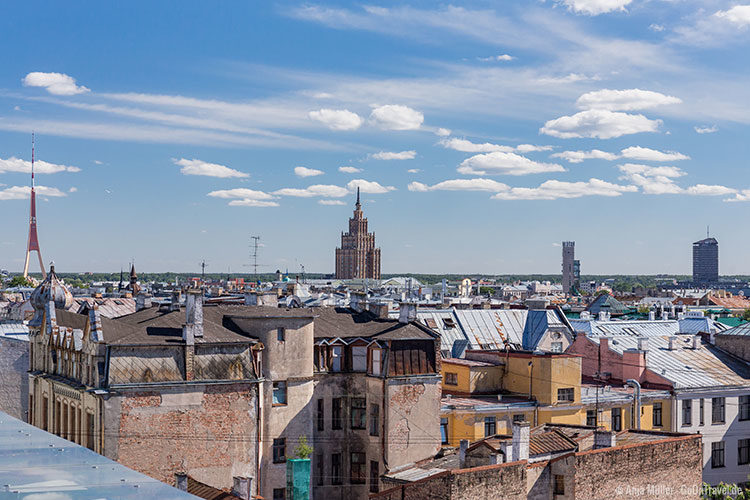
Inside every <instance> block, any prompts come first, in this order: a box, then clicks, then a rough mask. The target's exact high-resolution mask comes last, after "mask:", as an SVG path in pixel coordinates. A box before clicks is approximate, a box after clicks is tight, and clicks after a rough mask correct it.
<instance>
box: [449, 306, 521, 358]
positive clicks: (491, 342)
mask: <svg viewBox="0 0 750 500" xmlns="http://www.w3.org/2000/svg"><path fill="white" fill-rule="evenodd" d="M528 312H529V311H527V310H525V309H457V310H456V317H457V318H458V321H459V323H460V324H461V327H462V328H463V330H464V332H465V333H466V336H467V338H468V339H469V341H470V342H471V343H472V348H474V345H475V344H477V347H476V349H503V348H505V341H506V340H507V341H508V342H510V343H511V344H515V345H516V346H518V347H520V346H521V345H522V344H523V330H524V328H525V326H526V318H527V316H528Z"/></svg>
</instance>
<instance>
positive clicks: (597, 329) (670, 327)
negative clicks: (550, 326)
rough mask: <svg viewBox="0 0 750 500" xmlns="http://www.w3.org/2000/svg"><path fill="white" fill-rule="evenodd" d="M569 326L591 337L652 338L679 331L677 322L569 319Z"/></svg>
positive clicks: (675, 333) (674, 333)
mask: <svg viewBox="0 0 750 500" xmlns="http://www.w3.org/2000/svg"><path fill="white" fill-rule="evenodd" d="M570 324H571V325H572V326H573V329H574V330H575V331H577V332H585V333H586V334H587V335H589V336H593V337H603V336H614V335H628V336H634V337H653V336H658V335H677V333H678V332H679V330H680V326H679V323H678V322H677V320H653V321H651V320H648V321H644V320H633V321H616V320H615V321H599V320H596V319H591V320H588V319H571V320H570Z"/></svg>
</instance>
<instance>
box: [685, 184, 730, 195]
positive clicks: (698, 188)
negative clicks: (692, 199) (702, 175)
mask: <svg viewBox="0 0 750 500" xmlns="http://www.w3.org/2000/svg"><path fill="white" fill-rule="evenodd" d="M685 192H686V193H687V194H692V195H696V196H725V195H728V194H734V193H736V192H737V190H736V189H733V188H730V187H726V186H719V185H715V184H714V185H709V184H696V185H695V186H690V187H689V188H687V189H686V190H685Z"/></svg>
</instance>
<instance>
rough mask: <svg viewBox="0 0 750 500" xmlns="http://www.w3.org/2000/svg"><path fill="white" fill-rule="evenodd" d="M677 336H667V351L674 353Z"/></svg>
mask: <svg viewBox="0 0 750 500" xmlns="http://www.w3.org/2000/svg"><path fill="white" fill-rule="evenodd" d="M676 344H677V336H676V335H670V336H669V350H670V351H674V350H675V348H676V347H677V345H676Z"/></svg>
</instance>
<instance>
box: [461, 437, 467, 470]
mask: <svg viewBox="0 0 750 500" xmlns="http://www.w3.org/2000/svg"><path fill="white" fill-rule="evenodd" d="M468 449H469V440H468V439H462V440H461V442H460V443H459V444H458V468H459V469H463V468H465V467H466V450H468Z"/></svg>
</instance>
